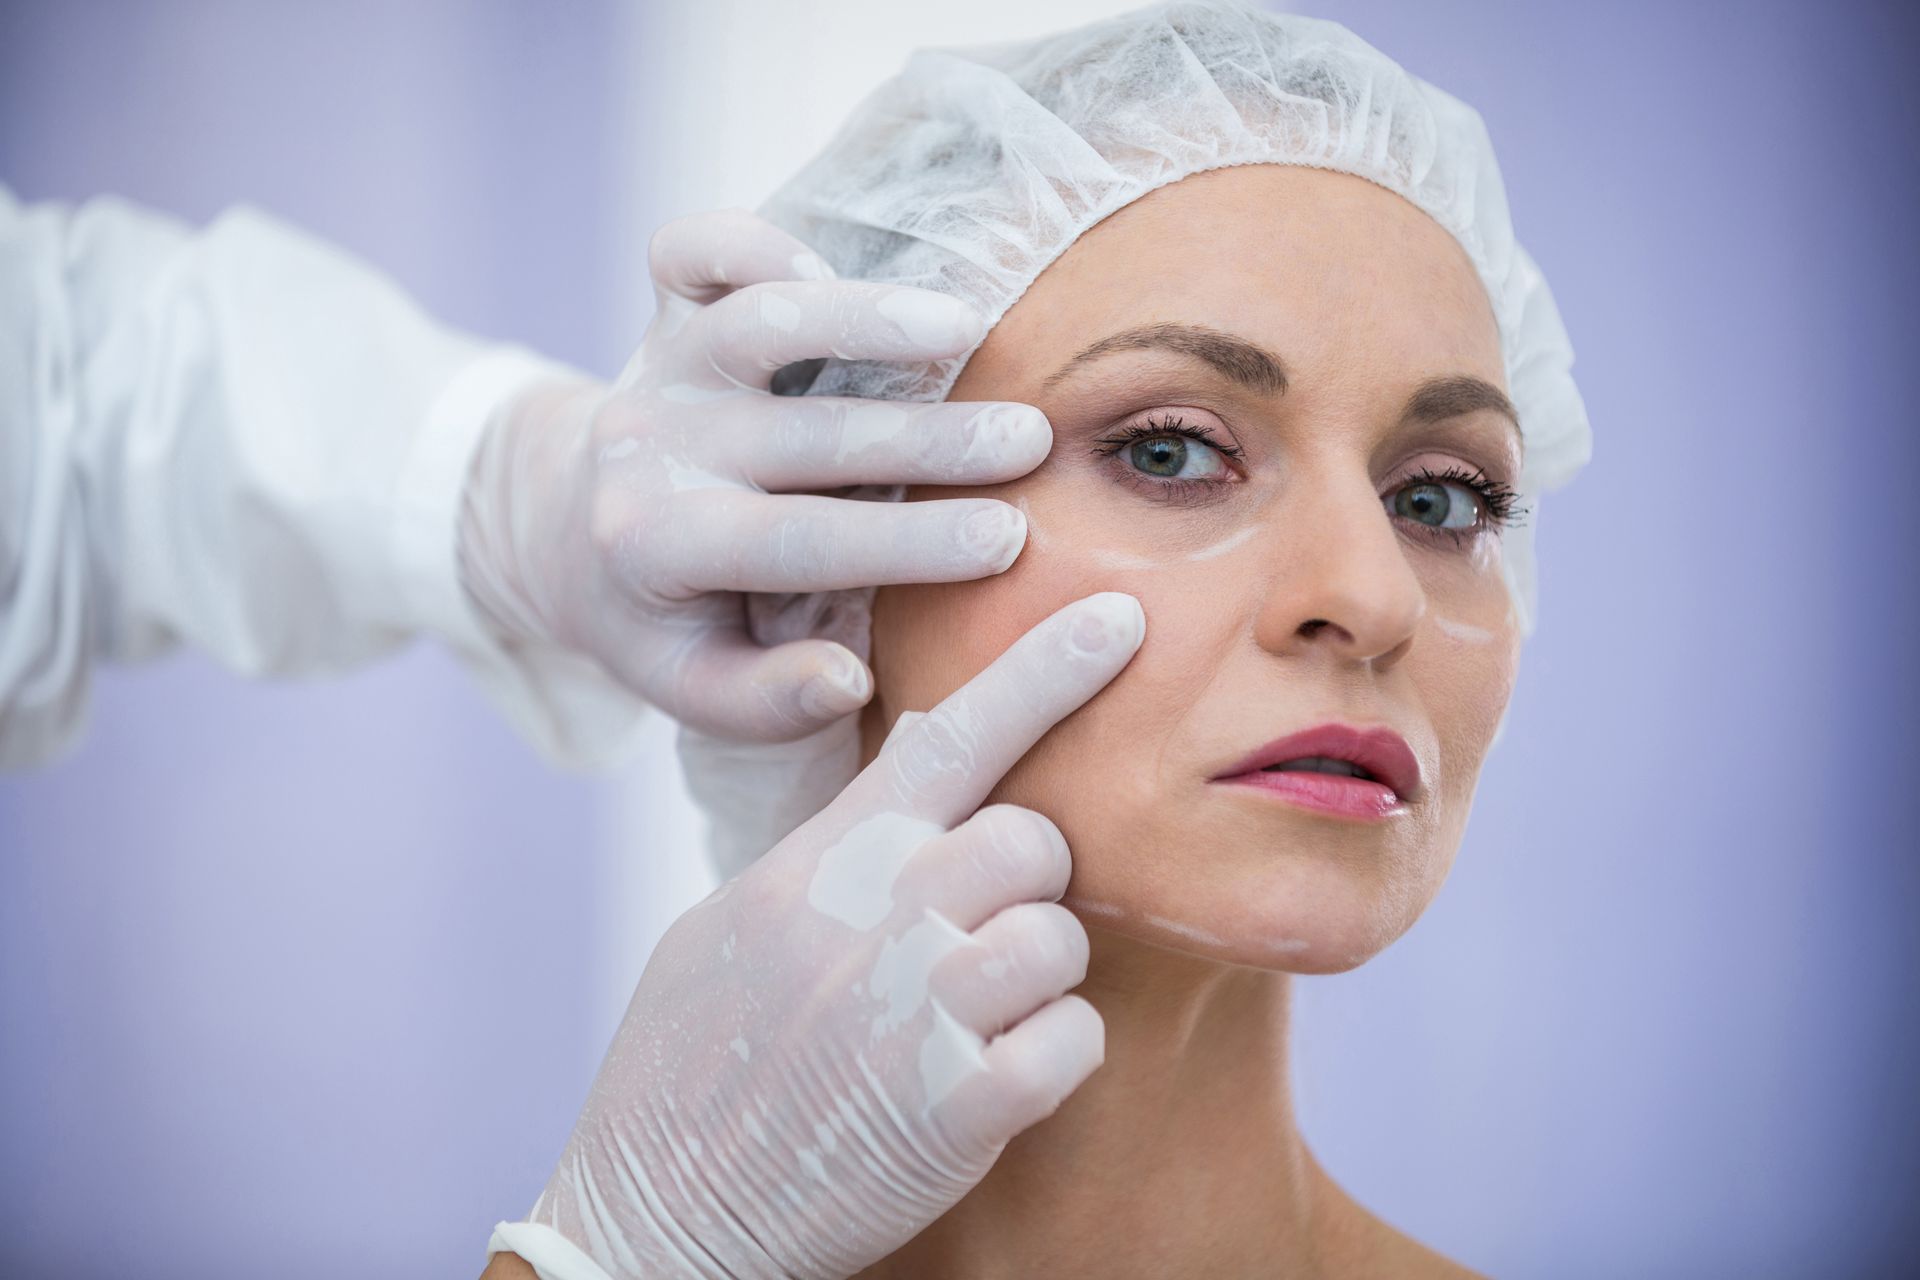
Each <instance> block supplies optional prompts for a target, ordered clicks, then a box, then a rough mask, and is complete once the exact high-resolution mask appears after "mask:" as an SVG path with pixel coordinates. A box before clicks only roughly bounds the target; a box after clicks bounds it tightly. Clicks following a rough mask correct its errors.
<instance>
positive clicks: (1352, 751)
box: [1212, 724, 1420, 822]
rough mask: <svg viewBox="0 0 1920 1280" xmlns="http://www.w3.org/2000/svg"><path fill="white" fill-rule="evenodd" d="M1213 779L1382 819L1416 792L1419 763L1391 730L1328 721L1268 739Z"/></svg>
mask: <svg viewBox="0 0 1920 1280" xmlns="http://www.w3.org/2000/svg"><path fill="white" fill-rule="evenodd" d="M1212 781H1214V782H1221V783H1228V784H1231V785H1234V786H1242V787H1250V788H1253V789H1255V790H1258V791H1261V792H1264V793H1266V794H1268V795H1271V796H1273V797H1274V798H1275V799H1278V800H1284V801H1286V802H1288V803H1290V804H1294V805H1297V806H1299V807H1300V808H1303V809H1312V810H1314V811H1316V812H1320V813H1327V814H1332V815H1334V816H1336V817H1342V818H1356V819H1360V820H1362V821H1375V822H1377V821H1381V820H1383V819H1386V818H1389V817H1392V816H1393V815H1394V814H1396V813H1402V812H1405V811H1406V808H1407V806H1408V805H1409V804H1410V803H1411V802H1413V801H1415V800H1417V799H1419V796H1420V762H1419V760H1418V759H1416V758H1415V757H1414V754H1413V750H1412V748H1410V747H1408V746H1407V743H1406V739H1404V738H1402V737H1401V736H1400V735H1399V734H1397V733H1395V732H1393V730H1391V729H1356V728H1354V727H1352V726H1350V725H1342V724H1327V725H1321V726H1319V727H1318V728H1314V729H1308V730H1306V731H1305V732H1302V733H1296V734H1291V735H1289V736H1288V737H1285V738H1281V739H1279V740H1278V741H1275V742H1270V743H1268V744H1267V745H1266V746H1264V747H1262V748H1260V749H1259V750H1258V751H1256V752H1254V753H1253V754H1252V755H1250V756H1248V757H1246V758H1245V759H1244V760H1242V761H1240V762H1239V763H1238V764H1236V765H1234V766H1233V767H1232V768H1230V769H1228V770H1226V771H1225V772H1224V773H1221V774H1219V775H1217V776H1215V777H1214V778H1213V779H1212Z"/></svg>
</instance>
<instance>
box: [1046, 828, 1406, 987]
mask: <svg viewBox="0 0 1920 1280" xmlns="http://www.w3.org/2000/svg"><path fill="white" fill-rule="evenodd" d="M1341 825H1342V826H1344V825H1345V824H1341ZM1211 834H1212V835H1213V836H1215V837H1217V839H1213V840H1209V839H1208V838H1207V835H1208V833H1203V832H1202V831H1199V830H1192V831H1190V832H1189V833H1188V834H1187V836H1186V838H1184V839H1182V840H1180V841H1179V842H1178V843H1174V844H1171V845H1170V846H1169V849H1168V853H1167V856H1165V857H1152V856H1151V855H1150V854H1149V856H1147V857H1143V858H1142V859H1141V860H1140V861H1139V862H1137V863H1136V864H1135V865H1134V866H1133V867H1132V868H1130V869H1129V870H1128V871H1127V873H1126V874H1124V875H1123V876H1120V877H1112V876H1109V875H1103V874H1101V873H1102V872H1104V871H1108V870H1110V869H1109V868H1101V867H1094V866H1091V865H1086V864H1084V863H1083V864H1082V865H1081V866H1079V867H1076V871H1075V876H1074V880H1073V885H1072V887H1071V888H1070V889H1069V891H1068V894H1067V897H1066V899H1065V905H1066V906H1068V907H1070V908H1072V909H1073V910H1074V911H1076V912H1077V913H1078V914H1079V915H1080V917H1081V919H1082V921H1083V922H1084V923H1085V924H1086V925H1087V927H1088V928H1089V929H1090V930H1091V929H1101V930H1105V931H1108V932H1110V933H1112V934H1115V935H1118V936H1119V937H1122V938H1127V939H1131V940H1133V941H1135V942H1142V943H1146V944H1149V945H1150V946H1153V947H1156V948H1160V949H1163V950H1167V951H1173V952H1179V953H1183V954H1186V955H1190V956H1193V957H1196V958H1199V959H1204V960H1208V961H1212V962H1214V963H1218V964H1226V965H1236V966H1242V967H1247V968H1255V969H1270V970H1276V971H1285V972H1290V973H1303V974H1307V973H1311V974H1326V973H1343V972H1345V971H1347V970H1349V969H1353V968H1356V967H1358V966H1359V965H1362V964H1364V963H1366V962H1367V961H1368V960H1371V959H1372V958H1373V957H1374V956H1376V955H1378V954H1379V953H1380V952H1382V951H1384V950H1385V949H1386V948H1387V947H1388V946H1390V945H1391V944H1392V943H1393V942H1394V941H1395V940H1396V939H1397V938H1399V937H1400V935H1401V934H1403V933H1405V932H1406V930H1407V929H1408V928H1409V927H1411V925H1412V923H1413V921H1414V920H1415V919H1416V918H1418V915H1419V912H1420V910H1421V909H1423V908H1424V907H1425V905H1426V903H1427V902H1428V900H1429V899H1430V898H1431V896H1432V891H1433V887H1434V886H1432V885H1430V883H1429V880H1430V877H1428V876H1427V875H1425V874H1423V871H1422V862H1423V860H1422V859H1420V858H1417V857H1411V856H1409V853H1410V851H1409V850H1406V849H1404V848H1403V849H1398V850H1395V849H1393V848H1390V847H1389V848H1382V847H1380V846H1378V845H1374V844H1371V843H1370V842H1364V841H1355V840H1354V839H1352V838H1351V837H1352V835H1353V834H1354V833H1353V832H1351V830H1345V831H1343V830H1338V829H1333V830H1329V829H1328V824H1324V823H1321V824H1305V829H1304V830H1297V831H1295V832H1294V833H1293V838H1291V839H1287V840H1285V841H1284V842H1282V843H1278V844H1276V843H1275V841H1274V840H1273V839H1265V840H1260V841H1252V840H1246V839H1244V838H1243V839H1237V840H1236V839H1234V838H1232V836H1230V835H1229V834H1228V833H1227V832H1224V831H1222V832H1214V833H1211ZM1103 847H1107V848H1112V847H1120V846H1114V845H1111V844H1103ZM1131 847H1132V848H1133V849H1134V851H1135V852H1137V853H1141V854H1148V851H1150V850H1151V849H1152V848H1153V847H1154V842H1152V841H1150V840H1149V841H1137V842H1135V843H1134V844H1133V845H1132V846H1131ZM1176 850H1177V852H1175V851H1176Z"/></svg>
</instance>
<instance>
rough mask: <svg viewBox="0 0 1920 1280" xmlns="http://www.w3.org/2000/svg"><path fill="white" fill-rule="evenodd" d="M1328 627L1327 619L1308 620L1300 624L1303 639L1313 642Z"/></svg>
mask: <svg viewBox="0 0 1920 1280" xmlns="http://www.w3.org/2000/svg"><path fill="white" fill-rule="evenodd" d="M1327 625H1328V624H1327V620H1326V619H1325V618H1308V619H1307V620H1306V621H1305V622H1303V623H1301V624H1300V635H1301V638H1302V639H1306V640H1311V639H1313V638H1314V637H1315V636H1317V635H1319V634H1320V632H1321V631H1322V630H1323V629H1324V628H1325V627H1326V626H1327Z"/></svg>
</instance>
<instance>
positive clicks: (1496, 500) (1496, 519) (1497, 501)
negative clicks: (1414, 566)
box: [1391, 466, 1527, 547]
mask: <svg viewBox="0 0 1920 1280" xmlns="http://www.w3.org/2000/svg"><path fill="white" fill-rule="evenodd" d="M1417 484H1457V485H1460V486H1462V487H1463V488H1467V489H1471V490H1473V492H1474V496H1475V497H1477V498H1479V500H1480V521H1479V523H1478V524H1476V525H1474V526H1473V527H1472V528H1470V529H1444V528H1438V527H1436V526H1434V525H1429V524H1421V523H1420V522H1419V521H1417V520H1416V521H1408V522H1407V523H1409V524H1412V525H1413V526H1414V529H1415V530H1416V533H1417V536H1420V537H1427V538H1435V539H1438V538H1441V537H1446V538H1451V539H1452V540H1453V545H1455V546H1456V547H1457V546H1459V545H1461V544H1462V543H1463V542H1465V541H1466V535H1468V534H1474V533H1479V532H1481V531H1482V530H1485V529H1511V528H1512V527H1514V526H1515V525H1517V524H1522V523H1524V522H1525V520H1526V515H1527V508H1526V507H1525V506H1523V505H1521V502H1520V497H1519V495H1518V494H1516V493H1515V492H1514V491H1513V490H1512V489H1510V488H1509V487H1507V486H1506V485H1504V484H1502V483H1500V482H1499V481H1498V480H1495V479H1493V478H1492V477H1491V476H1489V475H1488V474H1487V473H1486V472H1484V471H1482V470H1480V468H1478V467H1474V468H1472V469H1468V468H1466V467H1459V466H1451V467H1447V468H1445V469H1443V470H1440V471H1435V470H1434V469H1433V468H1432V467H1422V468H1421V469H1420V470H1419V471H1417V472H1415V473H1414V474H1413V475H1410V476H1408V477H1406V478H1405V479H1404V480H1402V481H1401V482H1400V483H1399V484H1397V485H1395V486H1394V487H1393V489H1392V490H1391V492H1394V493H1398V492H1399V491H1400V490H1402V489H1406V488H1410V487H1412V486H1413V485H1417Z"/></svg>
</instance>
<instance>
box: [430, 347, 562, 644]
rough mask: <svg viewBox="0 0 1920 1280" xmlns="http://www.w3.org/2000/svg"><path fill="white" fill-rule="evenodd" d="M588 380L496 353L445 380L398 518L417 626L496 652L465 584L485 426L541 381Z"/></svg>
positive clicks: (528, 356) (526, 356)
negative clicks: (463, 551)
mask: <svg viewBox="0 0 1920 1280" xmlns="http://www.w3.org/2000/svg"><path fill="white" fill-rule="evenodd" d="M584 380H586V375H585V374H582V373H579V372H577V371H575V370H573V369H570V368H568V367H567V366H565V365H562V364H556V363H554V362H552V361H550V360H544V359H542V358H540V357H539V356H536V355H534V354H533V353H532V352H530V351H526V350H523V349H521V348H519V347H493V348H490V349H489V350H488V351H486V352H485V354H483V355H481V356H479V357H478V358H477V359H474V360H471V361H469V362H468V363H467V364H466V365H464V366H463V367H462V368H461V369H460V371H459V372H458V373H456V374H454V376H453V377H452V379H451V380H449V381H448V383H447V385H446V387H445V388H444V389H443V390H442V391H441V392H440V394H439V396H438V397H437V398H436V399H435V400H434V402H433V407H432V408H431V409H429V410H428V413H427V422H426V425H425V428H424V429H423V430H422V431H421V433H420V437H419V440H418V442H417V444H416V446H415V448H414V450H413V454H412V456H411V457H410V458H409V459H408V461H407V469H406V474H405V475H404V476H403V477H402V478H401V481H400V491H399V493H398V495H397V499H398V500H397V503H396V507H397V510H396V511H395V514H394V528H393V535H394V548H393V553H394V564H395V567H396V570H397V572H398V574H399V581H400V587H401V590H402V598H403V599H405V600H407V601H408V602H409V605H410V607H411V608H412V610H413V611H415V612H416V614H417V618H418V624H417V625H418V626H419V627H420V629H422V630H426V631H430V632H432V633H433V634H435V635H438V636H440V637H441V638H442V639H444V640H446V641H447V642H448V643H450V644H452V645H453V646H454V647H455V648H457V649H460V650H462V651H463V652H467V653H483V652H489V651H492V650H495V649H497V648H498V647H499V644H498V641H496V640H495V639H494V637H493V636H492V635H491V633H489V632H488V631H487V629H486V625H485V623H484V622H482V620H481V618H480V615H479V613H478V611H477V610H476V609H475V608H474V606H473V604H472V602H471V601H470V600H469V599H468V598H467V592H466V588H464V587H463V586H462V585H461V583H460V554H459V544H460V504H461V503H462V501H464V499H465V497H466V491H467V476H468V473H469V472H470V471H471V470H472V467H473V455H474V451H475V450H476V449H478V448H479V446H480V440H481V437H482V436H483V435H484V434H485V433H486V429H487V426H488V424H490V423H491V422H492V421H493V420H494V418H495V416H496V415H497V414H498V413H499V411H500V409H501V407H502V406H503V405H505V404H506V403H507V402H508V401H509V400H511V399H512V398H513V397H514V396H515V395H517V394H519V393H520V392H521V391H523V390H524V389H526V388H527V387H529V386H531V385H533V384H534V383H538V382H555V381H584Z"/></svg>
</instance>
